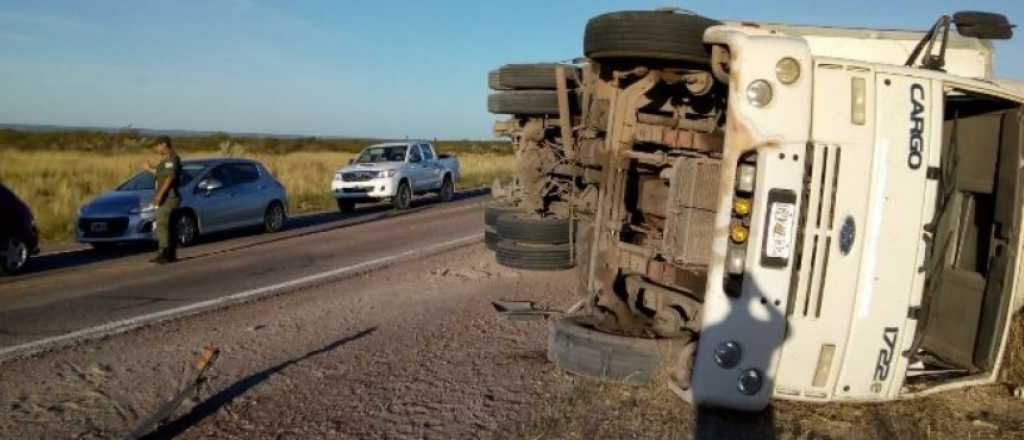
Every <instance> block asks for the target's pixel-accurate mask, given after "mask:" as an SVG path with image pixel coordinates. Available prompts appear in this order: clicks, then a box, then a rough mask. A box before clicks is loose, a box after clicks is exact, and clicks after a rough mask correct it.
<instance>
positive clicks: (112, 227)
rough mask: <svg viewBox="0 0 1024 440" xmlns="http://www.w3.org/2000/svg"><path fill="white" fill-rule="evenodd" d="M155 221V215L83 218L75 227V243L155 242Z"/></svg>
mask: <svg viewBox="0 0 1024 440" xmlns="http://www.w3.org/2000/svg"><path fill="white" fill-rule="evenodd" d="M155 220H156V216H155V214H151V213H146V214H129V215H119V216H83V217H80V218H79V219H78V222H77V224H76V225H75V241H78V242H79V243H115V242H124V241H137V242H138V241H155V240H156V235H155V234H154V227H155V223H154V222H155Z"/></svg>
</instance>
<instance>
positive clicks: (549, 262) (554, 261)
mask: <svg viewBox="0 0 1024 440" xmlns="http://www.w3.org/2000/svg"><path fill="white" fill-rule="evenodd" d="M494 255H495V259H496V260H497V261H498V264H501V265H502V266H506V267H511V268H514V269H523V270H564V269H569V268H572V255H571V252H570V251H569V245H568V244H563V245H550V246H544V247H532V246H523V245H522V244H519V243H516V242H514V241H509V240H505V239H501V240H499V241H498V244H497V246H496V248H495V251H494Z"/></svg>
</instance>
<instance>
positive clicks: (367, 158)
mask: <svg viewBox="0 0 1024 440" xmlns="http://www.w3.org/2000/svg"><path fill="white" fill-rule="evenodd" d="M408 149H409V146H408V145H395V146H390V147H369V148H367V149H365V150H363V152H362V153H361V154H360V155H359V157H358V158H357V159H356V163H373V162H404V161H405V151H406V150H408Z"/></svg>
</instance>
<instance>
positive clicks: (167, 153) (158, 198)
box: [144, 136, 181, 264]
mask: <svg viewBox="0 0 1024 440" xmlns="http://www.w3.org/2000/svg"><path fill="white" fill-rule="evenodd" d="M153 150H154V151H156V152H157V154H159V155H160V156H161V159H160V163H158V164H157V165H156V167H153V166H152V165H150V164H149V163H148V162H147V163H146V165H145V166H144V167H145V169H146V171H149V172H151V173H153V174H155V175H156V178H155V181H156V194H155V195H154V196H153V205H154V206H156V240H157V242H158V243H159V244H160V251H159V253H158V254H157V256H156V258H154V259H152V260H150V261H151V262H153V263H156V264H166V263H172V262H174V261H175V260H176V259H177V247H178V240H177V237H176V236H175V234H174V225H173V224H172V223H171V222H172V220H173V216H172V214H173V213H174V210H175V209H177V208H178V206H179V205H180V204H181V194H178V179H179V178H180V177H181V159H180V158H178V155H177V154H175V153H174V147H172V146H171V138H170V137H168V136H160V137H159V138H157V139H156V144H154V145H153Z"/></svg>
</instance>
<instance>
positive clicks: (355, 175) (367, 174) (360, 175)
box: [341, 171, 377, 182]
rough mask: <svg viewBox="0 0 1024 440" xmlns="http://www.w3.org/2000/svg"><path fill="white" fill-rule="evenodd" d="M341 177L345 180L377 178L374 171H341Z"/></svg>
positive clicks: (357, 180)
mask: <svg viewBox="0 0 1024 440" xmlns="http://www.w3.org/2000/svg"><path fill="white" fill-rule="evenodd" d="M341 178H342V179H343V180H344V181H345V182H366V181H367V180H373V179H376V178H377V172H376V171H349V172H347V173H341Z"/></svg>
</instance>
